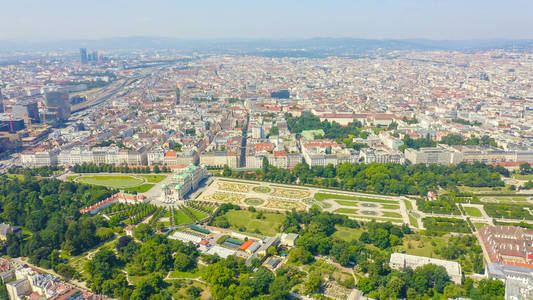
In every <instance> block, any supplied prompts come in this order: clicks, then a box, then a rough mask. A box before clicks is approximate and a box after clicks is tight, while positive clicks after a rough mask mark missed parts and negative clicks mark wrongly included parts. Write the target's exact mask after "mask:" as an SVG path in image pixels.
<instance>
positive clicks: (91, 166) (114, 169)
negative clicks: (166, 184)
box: [72, 163, 171, 174]
mask: <svg viewBox="0 0 533 300" xmlns="http://www.w3.org/2000/svg"><path fill="white" fill-rule="evenodd" d="M170 171H171V170H170V168H169V167H167V166H165V165H163V166H161V167H159V166H158V165H155V166H154V167H153V169H152V168H150V167H149V166H146V167H129V166H128V165H120V166H115V165H110V164H95V163H83V164H81V165H74V166H73V167H72V172H75V173H142V174H147V173H169V172H170Z"/></svg>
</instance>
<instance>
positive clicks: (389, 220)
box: [357, 215, 402, 223]
mask: <svg viewBox="0 0 533 300" xmlns="http://www.w3.org/2000/svg"><path fill="white" fill-rule="evenodd" d="M357 218H361V219H369V220H376V221H383V222H396V223H401V222H402V220H401V219H391V218H382V217H369V216H362V215H358V216H357Z"/></svg>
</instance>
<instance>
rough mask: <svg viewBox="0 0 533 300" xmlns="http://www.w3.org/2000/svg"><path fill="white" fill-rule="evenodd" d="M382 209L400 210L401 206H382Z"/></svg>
mask: <svg viewBox="0 0 533 300" xmlns="http://www.w3.org/2000/svg"><path fill="white" fill-rule="evenodd" d="M381 208H383V209H400V206H399V205H396V204H381Z"/></svg>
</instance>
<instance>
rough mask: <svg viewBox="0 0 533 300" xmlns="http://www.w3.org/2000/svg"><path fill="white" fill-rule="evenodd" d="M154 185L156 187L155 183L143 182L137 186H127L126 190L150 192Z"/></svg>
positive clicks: (130, 191)
mask: <svg viewBox="0 0 533 300" xmlns="http://www.w3.org/2000/svg"><path fill="white" fill-rule="evenodd" d="M153 187H154V184H153V183H143V184H141V185H139V186H136V187H131V188H125V189H124V191H125V192H129V193H133V192H137V193H145V192H148V191H149V190H150V189H151V188H153Z"/></svg>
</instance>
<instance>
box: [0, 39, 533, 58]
mask: <svg viewBox="0 0 533 300" xmlns="http://www.w3.org/2000/svg"><path fill="white" fill-rule="evenodd" d="M81 47H86V48H90V49H99V50H112V49H180V50H184V51H195V52H204V51H205V52H216V51H219V52H235V53H239V52H258V53H260V52H264V51H314V52H317V53H322V54H324V55H327V54H328V53H337V54H339V53H346V54H349V53H352V54H358V53H359V54H360V53H367V52H371V51H376V50H385V51H393V50H460V51H463V50H488V49H517V50H531V49H533V39H528V40H506V39H493V40H429V39H357V38H310V39H211V40H200V39H197V40H193V39H178V38H163V37H117V38H106V39H97V40H87V39H79V40H78V39H66V40H59V41H7V40H6V41H0V51H2V52H6V51H17V50H22V51H24V50H38V49H40V50H45V51H50V50H74V49H78V48H81ZM334 55H335V54H334Z"/></svg>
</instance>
